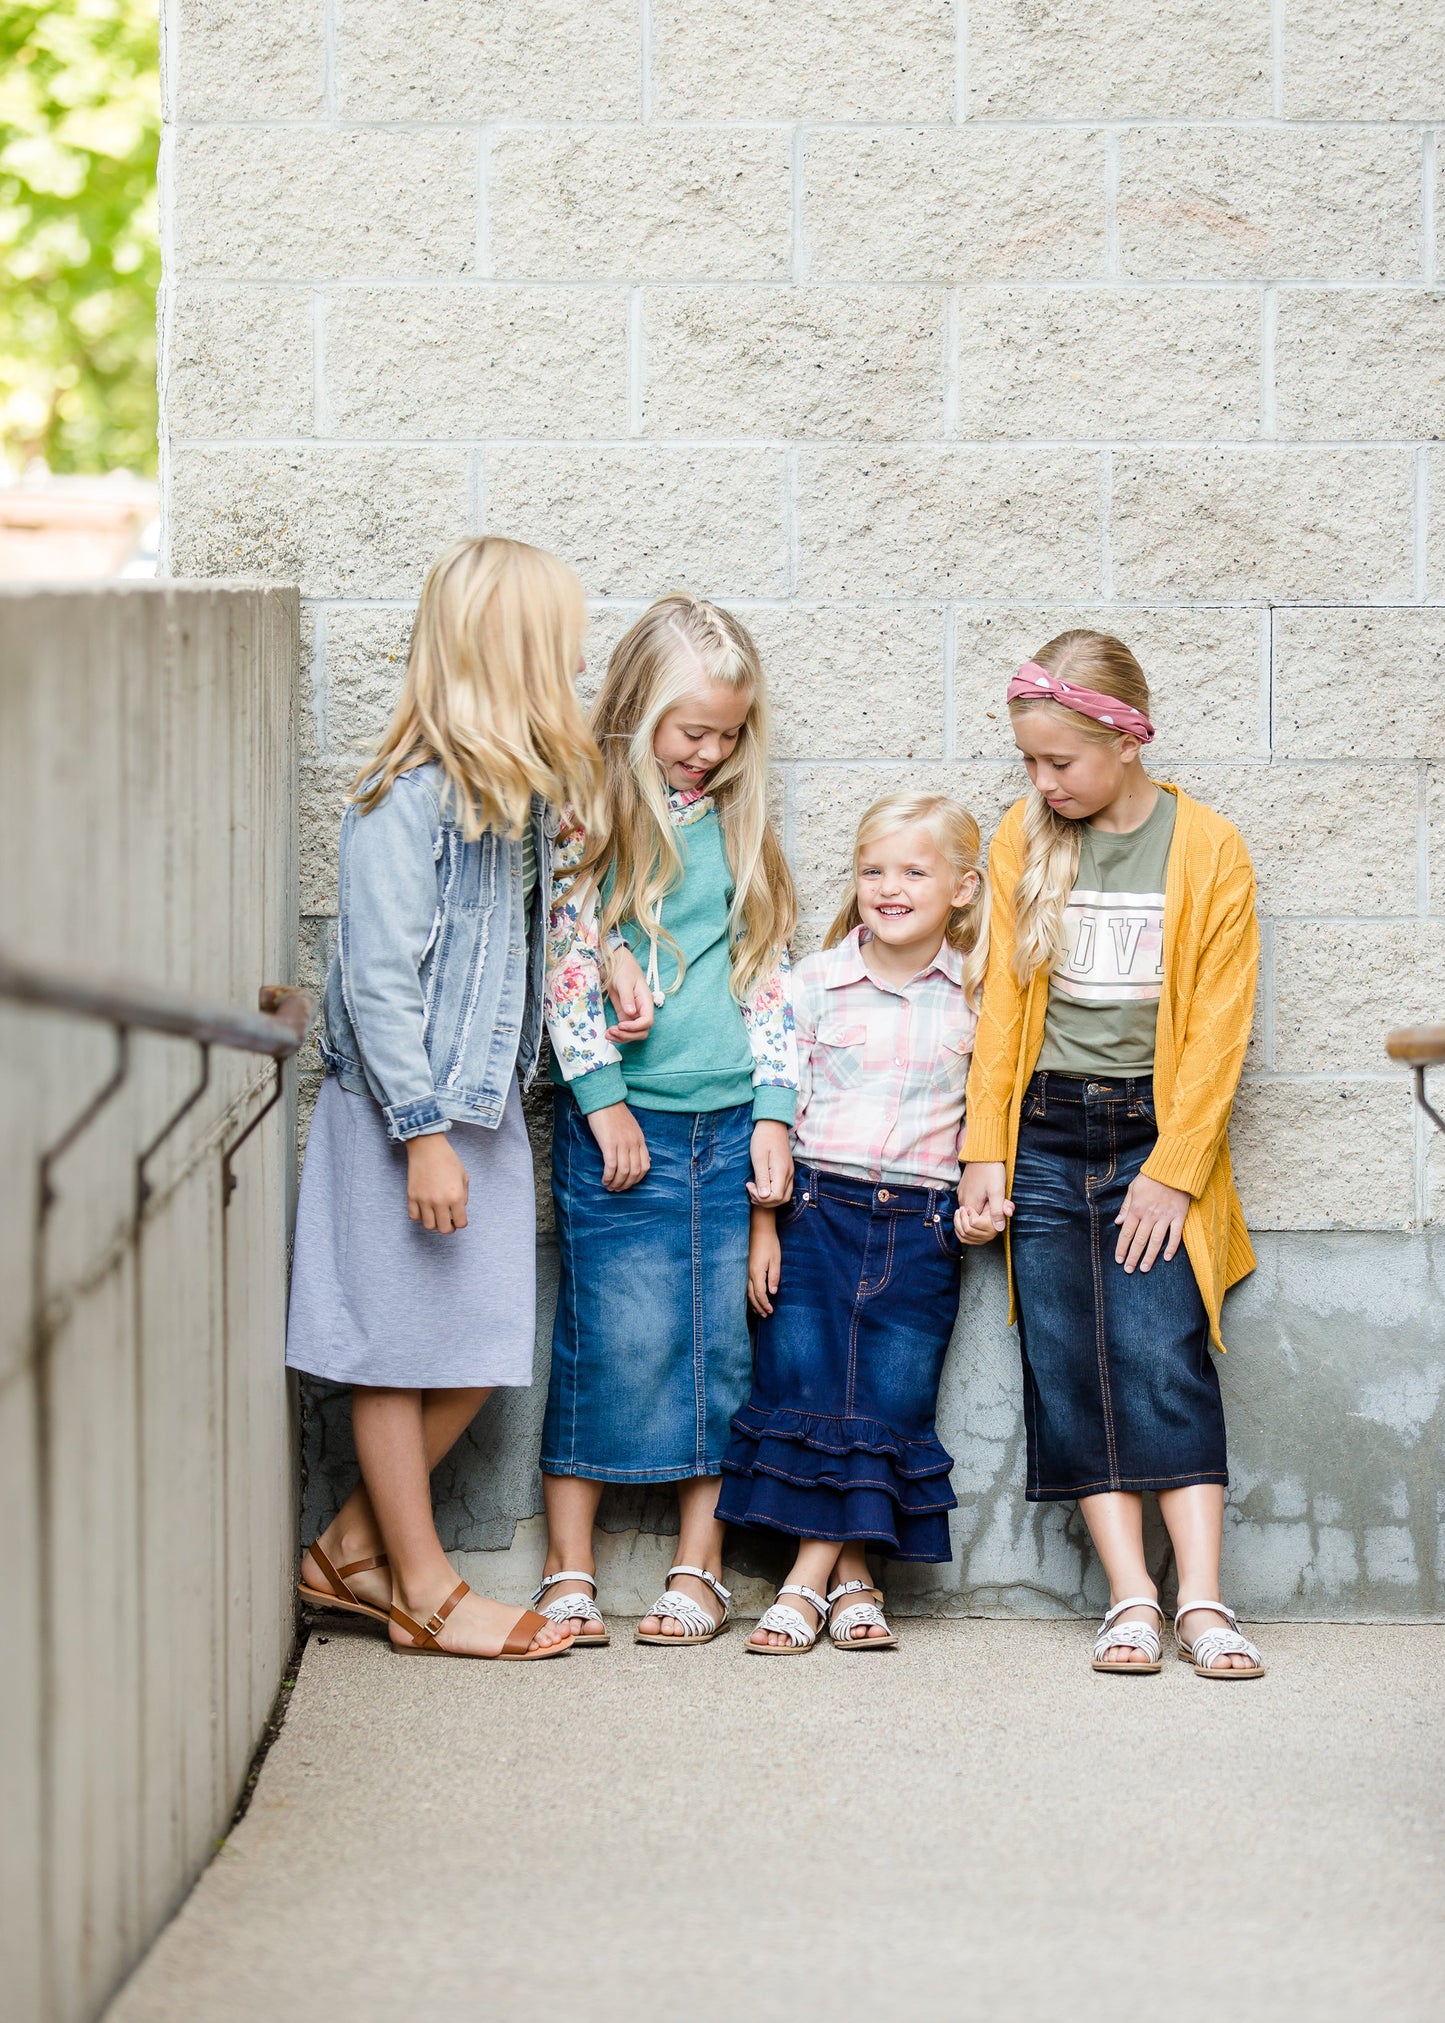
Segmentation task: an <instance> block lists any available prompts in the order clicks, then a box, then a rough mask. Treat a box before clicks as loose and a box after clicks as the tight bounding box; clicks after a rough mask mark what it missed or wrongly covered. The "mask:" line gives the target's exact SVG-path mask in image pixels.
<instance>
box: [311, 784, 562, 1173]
mask: <svg viewBox="0 0 1445 2023" xmlns="http://www.w3.org/2000/svg"><path fill="white" fill-rule="evenodd" d="M442 786H443V775H442V771H441V768H440V766H438V765H436V764H431V765H426V766H418V767H416V768H414V770H413V771H411V772H409V773H402V774H400V775H399V776H398V778H397V779H396V781H395V782H394V784H393V786H392V788H391V791H390V793H389V794H388V795H387V796H386V799H385V800H384V801H382V802H381V803H380V804H379V806H377V807H375V808H373V809H372V810H371V812H370V813H369V814H362V812H361V810H360V809H359V808H356V807H350V808H348V809H347V810H346V813H345V815H344V816H343V817H342V822H341V867H340V903H339V912H340V920H339V923H338V929H337V937H336V954H335V956H334V958H333V959H332V963H331V969H330V973H329V974H328V976H327V979H326V997H325V1008H324V1022H323V1036H322V1040H321V1056H322V1059H323V1060H324V1061H325V1063H326V1066H327V1068H328V1070H329V1071H330V1072H331V1073H332V1074H334V1075H337V1076H339V1077H340V1080H341V1086H342V1088H343V1089H349V1090H351V1091H352V1092H353V1094H356V1095H370V1096H373V1097H374V1098H375V1099H376V1101H377V1102H378V1103H379V1104H380V1105H381V1107H382V1110H383V1111H384V1113H385V1116H386V1127H387V1132H388V1135H389V1136H390V1137H392V1138H396V1139H405V1138H416V1137H419V1136H420V1135H421V1134H422V1133H423V1132H425V1131H437V1130H442V1129H445V1127H446V1125H447V1124H448V1123H452V1122H455V1123H461V1124H483V1125H486V1126H487V1127H488V1128H492V1129H494V1128H495V1127H496V1126H497V1125H498V1124H499V1123H500V1122H501V1119H502V1112H503V1110H504V1109H505V1108H506V1102H507V1094H508V1091H509V1089H510V1088H511V1083H512V1076H513V1074H514V1073H519V1074H520V1075H521V1077H522V1083H523V1086H524V1087H525V1086H527V1084H529V1083H530V1081H531V1079H532V1076H533V1075H534V1074H535V1072H536V1068H537V1058H538V1054H539V1052H540V1050H541V1038H542V986H543V978H544V974H545V968H546V952H547V931H546V930H547V901H548V895H549V894H550V892H551V889H552V857H553V846H554V839H555V837H556V834H557V815H556V813H555V811H554V810H553V809H551V808H549V807H547V806H546V804H545V803H544V802H542V801H540V800H538V799H536V798H535V797H534V799H533V801H532V841H533V846H534V848H535V851H536V858H537V886H536V890H535V892H534V893H533V895H532V906H531V918H530V920H528V919H526V918H524V916H523V909H522V845H521V842H520V841H519V840H514V839H513V838H510V837H507V836H499V835H493V834H490V833H488V834H486V835H483V836H481V837H480V838H479V839H478V840H477V841H476V842H475V843H468V842H467V841H466V840H465V838H464V837H463V835H462V832H461V829H460V827H459V826H458V824H457V823H456V821H455V820H454V819H453V818H452V817H451V816H450V815H449V814H447V813H446V812H444V811H443V808H442V805H441V790H442Z"/></svg>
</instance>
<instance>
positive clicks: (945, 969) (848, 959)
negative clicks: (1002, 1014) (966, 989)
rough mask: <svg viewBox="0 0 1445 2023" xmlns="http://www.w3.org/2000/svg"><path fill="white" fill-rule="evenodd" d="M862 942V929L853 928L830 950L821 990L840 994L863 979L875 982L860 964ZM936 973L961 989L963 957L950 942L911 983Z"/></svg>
mask: <svg viewBox="0 0 1445 2023" xmlns="http://www.w3.org/2000/svg"><path fill="white" fill-rule="evenodd" d="M870 939H871V937H870ZM863 940H864V930H863V928H861V927H855V928H854V929H853V931H852V933H851V934H849V935H847V936H846V937H845V938H844V939H843V940H842V941H840V942H839V943H838V946H837V947H836V948H831V949H829V951H828V973H827V975H826V976H825V977H824V979H823V988H824V989H825V990H841V989H842V988H843V987H844V985H845V984H850V983H862V981H863V979H864V978H865V977H867V978H868V981H869V982H870V983H873V982H875V981H876V979H875V978H873V977H871V976H869V975H868V965H867V963H866V962H864V960H863ZM935 973H937V974H938V975H941V976H946V977H947V978H948V981H949V982H950V983H954V984H958V985H960V986H961V985H962V983H963V957H962V956H961V955H960V954H959V952H958V950H957V949H956V948H955V947H954V946H953V943H952V942H951V941H945V942H944V943H943V945H942V947H941V948H940V949H939V951H938V953H937V955H935V956H934V958H933V960H932V962H930V963H929V965H928V967H927V969H925V970H923V971H921V972H920V974H919V975H918V976H916V977H914V979H913V981H914V982H915V983H921V982H922V981H923V980H924V978H926V977H930V976H933V975H934V974H935ZM879 987H880V989H887V988H888V987H889V986H887V985H880V986H879Z"/></svg>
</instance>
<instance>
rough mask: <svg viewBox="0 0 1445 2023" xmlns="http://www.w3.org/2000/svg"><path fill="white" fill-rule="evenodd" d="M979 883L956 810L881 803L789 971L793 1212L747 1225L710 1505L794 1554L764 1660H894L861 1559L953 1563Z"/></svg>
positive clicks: (762, 1647)
mask: <svg viewBox="0 0 1445 2023" xmlns="http://www.w3.org/2000/svg"><path fill="white" fill-rule="evenodd" d="M978 863H979V838H978V824H977V822H975V821H974V819H973V817H972V816H971V815H970V814H968V813H966V812H965V810H964V809H963V808H961V807H959V805H958V804H957V802H955V801H949V800H944V799H943V798H942V797H940V796H938V795H933V794H899V795H894V796H893V797H892V798H890V799H888V800H884V801H879V802H877V803H876V804H875V805H874V806H873V807H871V808H870V809H869V810H868V812H867V814H866V815H864V817H863V820H862V822H861V824H860V825H859V829H858V841H857V847H856V850H855V853H854V866H853V889H852V891H851V893H850V895H849V897H848V900H847V903H846V904H845V905H844V907H843V910H842V912H841V913H840V914H839V915H838V918H837V919H836V920H835V921H834V922H833V925H832V927H831V928H830V929H829V932H828V938H827V940H826V941H825V943H824V945H823V953H822V954H819V955H810V956H808V957H806V958H805V959H804V960H803V961H802V962H800V963H799V964H798V967H797V969H796V970H795V971H794V976H793V987H794V1002H795V1006H796V1018H797V1031H798V1064H799V1075H798V1115H797V1126H796V1130H795V1133H794V1151H795V1155H796V1158H797V1160H798V1170H797V1173H796V1176H795V1179H794V1193H793V1201H792V1206H791V1208H790V1209H787V1210H785V1211H782V1213H781V1215H780V1213H779V1211H778V1210H777V1209H775V1208H773V1207H772V1206H770V1205H768V1204H765V1203H762V1202H759V1203H758V1205H757V1206H756V1207H755V1208H754V1209H753V1211H752V1245H751V1251H750V1256H749V1267H748V1290H749V1296H750V1298H751V1300H752V1303H753V1305H754V1307H755V1308H756V1309H757V1311H758V1313H759V1314H760V1315H762V1316H763V1318H762V1321H761V1324H760V1326H759V1328H758V1341H757V1365H756V1372H755V1375H754V1378H753V1392H752V1397H751V1398H750V1400H749V1401H748V1404H747V1405H746V1407H745V1408H744V1409H743V1410H742V1411H741V1412H740V1413H739V1414H738V1416H737V1417H736V1418H735V1419H734V1421H733V1438H732V1442H731V1444H730V1446H729V1447H728V1451H727V1454H726V1456H725V1458H724V1461H723V1468H724V1470H725V1474H724V1478H723V1493H722V1496H721V1498H720V1500H719V1503H718V1516H719V1517H721V1518H724V1519H726V1520H727V1521H728V1522H729V1523H733V1524H746V1525H756V1526H762V1527H766V1528H769V1529H771V1530H774V1531H780V1532H784V1533H787V1534H790V1535H791V1536H792V1537H794V1538H796V1539H797V1540H798V1541H799V1545H798V1553H797V1558H796V1559H795V1560H794V1562H793V1569H792V1572H791V1573H790V1574H789V1576H788V1578H787V1580H786V1581H785V1582H784V1583H783V1585H782V1587H781V1588H780V1589H779V1591H778V1600H777V1601H776V1602H775V1603H774V1604H773V1606H772V1607H771V1608H770V1609H768V1610H767V1611H766V1613H765V1614H764V1615H763V1617H762V1619H761V1621H760V1622H759V1624H758V1627H757V1629H756V1630H755V1631H754V1632H753V1634H752V1636H751V1637H750V1638H749V1640H748V1643H747V1646H746V1648H747V1649H748V1650H749V1651H752V1652H755V1653H757V1654H758V1655H759V1656H783V1655H785V1654H792V1653H801V1652H803V1651H807V1650H811V1649H812V1647H813V1645H814V1643H815V1642H816V1641H817V1637H818V1632H819V1630H820V1628H821V1626H822V1624H823V1623H824V1622H825V1621H826V1622H827V1623H828V1627H829V1631H830V1634H831V1635H832V1638H833V1641H834V1642H835V1643H836V1644H837V1645H838V1647H839V1649H840V1650H848V1651H865V1650H886V1649H890V1648H892V1647H893V1646H894V1644H895V1643H896V1642H897V1639H896V1638H895V1637H894V1636H893V1635H892V1633H891V1632H890V1630H889V1628H888V1624H887V1622H886V1620H885V1619H884V1616H883V1613H882V1610H881V1608H880V1607H879V1604H880V1603H881V1601H882V1599H883V1597H882V1595H881V1594H880V1593H879V1592H878V1590H877V1589H876V1588H875V1587H874V1586H873V1584H872V1578H871V1576H870V1574H869V1571H868V1563H867V1560H866V1559H865V1557H864V1550H865V1547H866V1546H867V1545H870V1544H871V1545H873V1546H875V1547H877V1548H878V1549H879V1550H880V1551H882V1552H883V1553H884V1554H886V1555H887V1556H889V1557H890V1558H893V1559H911V1560H944V1559H947V1558H949V1557H950V1551H949V1543H948V1512H949V1511H950V1510H952V1509H953V1507H954V1504H955V1502H956V1500H957V1499H956V1498H955V1496H954V1494H953V1491H952V1489H951V1487H950V1485H949V1479H948V1478H949V1471H950V1469H951V1468H952V1466H953V1463H952V1461H951V1460H950V1458H949V1456H948V1455H947V1454H946V1453H945V1452H944V1450H943V1448H942V1447H941V1446H940V1445H939V1441H938V1436H937V1433H936V1432H935V1430H934V1413H935V1411H936V1409H937V1404H938V1381H939V1377H940V1374H941V1372H942V1369H943V1358H944V1355H945V1353H946V1351H947V1348H948V1343H949V1337H950V1336H951V1334H952V1332H953V1324H954V1320H955V1317H956V1316H957V1313H958V1278H959V1249H958V1240H957V1235H956V1232H955V1228H954V1212H955V1189H956V1188H957V1185H958V1178H959V1166H958V1155H959V1138H960V1130H959V1127H960V1125H961V1123H962V1121H963V1098H964V1083H965V1080H966V1078H967V1075H968V1062H969V1055H970V1052H971V1049H972V1046H973V1033H974V1026H975V1024H976V1019H975V1015H974V1004H975V1001H976V998H977V994H978V987H979V984H980V982H981V980H982V976H983V968H984V963H985V960H986V954H987V948H986V917H987V908H986V902H985V897H984V886H983V881H982V879H981V878H980V876H979V869H978ZM780 1222H781V1232H780V1230H779V1223H780ZM840 1546H841V1548H842V1549H841V1551H840V1549H839V1548H840ZM830 1582H832V1583H833V1585H832V1586H831V1587H830ZM850 1595H858V1596H862V1597H865V1599H861V1600H858V1601H853V1602H849V1601H848V1597H849V1596H850ZM784 1596H792V1597H794V1600H792V1601H787V1600H784V1599H783V1597H784ZM839 1604H842V1606H841V1607H839V1606H838V1605H839ZM830 1611H831V1613H830Z"/></svg>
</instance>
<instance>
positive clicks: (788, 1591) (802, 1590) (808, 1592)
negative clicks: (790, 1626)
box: [778, 1581, 828, 1629]
mask: <svg viewBox="0 0 1445 2023" xmlns="http://www.w3.org/2000/svg"><path fill="white" fill-rule="evenodd" d="M784 1595H801V1596H802V1597H803V1600H804V1601H805V1602H811V1603H812V1605H813V1607H814V1608H815V1609H816V1610H817V1611H818V1626H819V1628H820V1629H821V1628H822V1626H823V1624H824V1623H826V1622H827V1620H828V1602H827V1598H826V1597H825V1596H823V1595H820V1594H819V1592H818V1590H817V1589H816V1588H814V1587H804V1586H802V1585H801V1584H800V1583H798V1582H796V1581H789V1582H788V1583H787V1585H786V1586H785V1587H780V1588H779V1589H778V1598H779V1600H781V1599H782V1597H783V1596H784ZM794 1613H796V1611H794Z"/></svg>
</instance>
